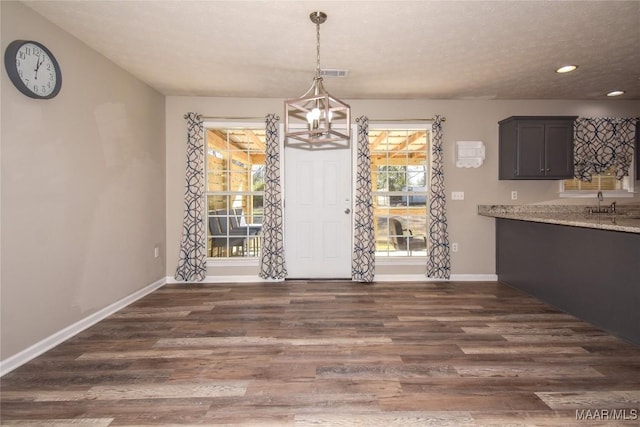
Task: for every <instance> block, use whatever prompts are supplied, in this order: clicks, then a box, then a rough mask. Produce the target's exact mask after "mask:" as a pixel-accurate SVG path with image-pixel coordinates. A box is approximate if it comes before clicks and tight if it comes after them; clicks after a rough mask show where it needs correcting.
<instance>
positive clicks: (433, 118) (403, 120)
mask: <svg viewBox="0 0 640 427" xmlns="http://www.w3.org/2000/svg"><path fill="white" fill-rule="evenodd" d="M435 119H436V118H435V117H431V118H421V119H369V121H370V122H386V123H388V122H433V121H435ZM357 120H358V119H356V121H357ZM440 120H442V121H443V122H446V121H447V118H446V117H444V116H443V117H440Z"/></svg>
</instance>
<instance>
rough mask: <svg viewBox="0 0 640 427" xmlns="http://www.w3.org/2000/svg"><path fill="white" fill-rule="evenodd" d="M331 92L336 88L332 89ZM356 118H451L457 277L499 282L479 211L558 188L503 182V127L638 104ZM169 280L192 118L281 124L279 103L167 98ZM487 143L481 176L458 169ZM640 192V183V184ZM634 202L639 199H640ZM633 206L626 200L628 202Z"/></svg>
mask: <svg viewBox="0 0 640 427" xmlns="http://www.w3.org/2000/svg"><path fill="white" fill-rule="evenodd" d="M327 84H328V85H329V88H330V87H331V82H328V83H327ZM347 101H348V102H349V103H350V104H351V107H352V115H353V117H358V116H360V115H367V116H368V117H369V118H370V119H371V120H374V119H407V118H415V117H426V118H428V117H432V116H433V115H435V114H440V115H443V116H445V117H446V119H447V120H446V122H445V123H444V126H443V134H444V150H445V152H444V161H445V186H446V193H447V215H448V218H449V227H448V231H449V236H450V241H451V242H457V243H458V244H459V248H460V250H459V252H457V253H452V260H451V264H452V273H453V274H456V275H463V274H471V275H476V274H495V246H494V220H493V219H490V218H485V217H479V216H478V215H476V207H477V205H478V204H497V203H501V204H512V203H514V202H512V201H511V191H513V190H515V191H518V201H517V202H516V203H538V202H550V201H552V202H554V203H557V202H559V201H558V190H559V187H558V185H559V184H558V182H557V181H498V156H497V147H498V121H500V120H502V119H504V118H506V117H509V116H512V115H576V116H584V117H592V116H611V117H636V116H637V115H638V112H639V111H640V102H638V101H623V100H604V101H593V102H576V101H538V100H533V101H532V100H526V101H443V100H347ZM166 111H167V115H166V126H167V128H166V134H167V167H166V173H167V205H166V206H167V214H166V215H167V275H168V276H173V274H174V273H175V267H176V260H177V257H178V246H179V243H180V230H181V228H180V227H181V219H182V205H181V202H182V197H183V189H184V162H185V155H186V154H185V144H186V142H185V140H186V130H185V120H184V119H183V115H184V114H185V113H187V112H189V111H193V112H197V113H200V114H203V115H205V116H224V117H234V116H240V117H246V116H249V117H254V116H257V117H262V116H264V115H266V114H267V113H270V112H275V113H278V114H280V115H281V116H282V112H283V103H282V100H279V99H230V98H196V97H167V101H166ZM462 140H481V141H484V143H485V145H486V151H487V159H486V161H485V163H484V165H483V166H482V167H480V168H478V169H459V168H456V167H455V164H454V147H455V142H456V141H462ZM636 186H637V187H640V183H639V184H636ZM452 191H464V193H465V199H464V200H463V201H452V200H451V199H450V196H451V192H452ZM634 200H635V201H636V202H637V201H639V200H640V197H638V196H636V197H635V199H634ZM627 201H628V200H627ZM256 272H257V268H255V267H239V266H235V267H222V268H212V267H209V270H208V274H229V275H243V274H244V275H249V274H256ZM376 272H377V273H378V274H424V267H423V266H421V265H417V266H416V265H412V266H402V267H391V266H386V265H379V266H377V268H376Z"/></svg>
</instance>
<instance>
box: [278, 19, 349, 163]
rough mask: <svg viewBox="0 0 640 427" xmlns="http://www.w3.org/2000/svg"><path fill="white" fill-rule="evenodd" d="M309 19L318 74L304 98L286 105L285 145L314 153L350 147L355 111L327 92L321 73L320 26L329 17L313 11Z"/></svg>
mask: <svg viewBox="0 0 640 427" xmlns="http://www.w3.org/2000/svg"><path fill="white" fill-rule="evenodd" d="M309 18H310V19H311V22H313V23H314V24H316V39H317V43H316V52H317V55H316V74H315V77H314V78H313V83H312V84H311V87H310V88H309V90H307V92H306V93H305V94H304V95H302V96H301V97H300V98H296V99H287V100H286V101H285V102H284V108H285V115H284V117H285V118H284V127H285V134H284V136H285V144H286V145H288V146H295V147H298V148H304V149H310V150H313V149H318V148H323V149H327V148H342V147H348V146H349V140H350V135H351V108H350V107H349V105H348V104H346V103H345V102H343V101H341V100H339V99H338V98H336V97H334V96H332V95H331V94H329V92H327V90H326V89H325V88H324V85H323V79H322V76H321V74H320V24H322V23H323V22H325V21H326V19H327V15H326V14H325V13H323V12H313V13H311V15H309Z"/></svg>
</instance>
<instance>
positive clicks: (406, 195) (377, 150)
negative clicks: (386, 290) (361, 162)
mask: <svg viewBox="0 0 640 427" xmlns="http://www.w3.org/2000/svg"><path fill="white" fill-rule="evenodd" d="M429 141H430V132H429V131H428V130H426V129H424V128H422V129H406V128H404V129H391V128H385V129H382V128H381V129H371V130H370V131H369V149H370V152H371V168H372V171H371V177H372V189H373V210H374V229H375V240H376V256H378V257H405V258H406V257H424V256H426V255H427V239H426V235H427V189H428V188H429V185H428V177H429V173H428V172H429V171H428V169H429V167H428V164H429V162H428V158H427V153H428V152H429Z"/></svg>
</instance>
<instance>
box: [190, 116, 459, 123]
mask: <svg viewBox="0 0 640 427" xmlns="http://www.w3.org/2000/svg"><path fill="white" fill-rule="evenodd" d="M198 117H199V118H201V119H203V120H264V119H265V117H266V116H262V117H239V116H236V117H224V116H203V115H201V114H198ZM183 118H185V119H186V118H187V115H186V114H185V115H184V116H183ZM278 118H279V117H278ZM435 119H436V118H435V117H431V118H421V119H369V121H370V122H386V123H388V122H432V121H434V120H435ZM440 120H442V121H443V122H446V121H447V118H446V117H441V118H440ZM356 121H358V119H356Z"/></svg>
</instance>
